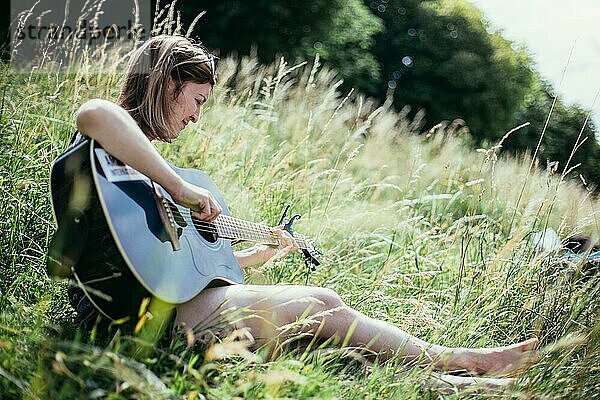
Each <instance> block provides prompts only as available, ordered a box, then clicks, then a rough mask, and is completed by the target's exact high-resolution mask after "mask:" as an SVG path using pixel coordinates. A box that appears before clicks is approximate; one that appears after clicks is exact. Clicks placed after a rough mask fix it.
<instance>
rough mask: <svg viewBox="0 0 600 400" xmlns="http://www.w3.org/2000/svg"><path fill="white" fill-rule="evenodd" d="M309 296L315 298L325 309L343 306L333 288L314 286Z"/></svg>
mask: <svg viewBox="0 0 600 400" xmlns="http://www.w3.org/2000/svg"><path fill="white" fill-rule="evenodd" d="M311 297H313V298H314V299H316V300H317V302H318V303H319V305H320V306H321V307H323V309H325V310H331V309H333V308H339V307H344V306H345V304H344V302H343V301H342V299H341V298H340V296H339V295H338V294H337V292H336V291H335V290H333V289H329V288H324V287H315V288H313V290H312V293H311Z"/></svg>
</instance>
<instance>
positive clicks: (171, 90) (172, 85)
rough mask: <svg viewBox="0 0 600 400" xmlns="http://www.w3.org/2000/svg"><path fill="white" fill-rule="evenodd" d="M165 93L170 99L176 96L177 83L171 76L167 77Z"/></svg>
mask: <svg viewBox="0 0 600 400" xmlns="http://www.w3.org/2000/svg"><path fill="white" fill-rule="evenodd" d="M167 93H168V95H169V97H170V98H172V99H175V98H176V97H177V83H176V82H175V80H174V79H173V78H171V77H169V78H168V81H167Z"/></svg>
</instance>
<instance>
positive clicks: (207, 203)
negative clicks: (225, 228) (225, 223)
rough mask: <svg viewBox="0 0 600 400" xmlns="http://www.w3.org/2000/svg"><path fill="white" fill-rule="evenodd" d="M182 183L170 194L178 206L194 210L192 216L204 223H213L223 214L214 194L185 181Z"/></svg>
mask: <svg viewBox="0 0 600 400" xmlns="http://www.w3.org/2000/svg"><path fill="white" fill-rule="evenodd" d="M181 182H182V183H181V184H179V185H177V188H176V189H175V190H173V192H171V193H170V194H171V197H173V200H174V201H175V202H176V203H177V204H179V205H182V206H184V207H187V208H189V209H190V210H192V211H193V212H192V215H193V216H194V217H196V218H198V219H201V220H202V221H207V222H212V221H214V220H215V218H217V217H218V216H219V214H221V211H223V210H222V209H221V206H219V204H218V203H217V201H216V200H215V198H214V197H213V195H212V193H210V192H209V191H208V190H206V189H204V188H201V187H199V186H196V185H193V184H191V183H189V182H186V181H184V180H182V181H181Z"/></svg>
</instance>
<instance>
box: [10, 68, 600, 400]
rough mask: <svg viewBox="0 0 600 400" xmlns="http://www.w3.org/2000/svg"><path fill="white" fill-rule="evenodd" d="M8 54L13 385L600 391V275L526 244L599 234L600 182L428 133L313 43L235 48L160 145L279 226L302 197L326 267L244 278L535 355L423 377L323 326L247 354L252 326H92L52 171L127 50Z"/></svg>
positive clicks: (515, 394)
mask: <svg viewBox="0 0 600 400" xmlns="http://www.w3.org/2000/svg"><path fill="white" fill-rule="evenodd" d="M1 68H2V75H1V78H0V79H1V80H0V92H1V94H2V102H1V111H0V112H1V115H0V129H1V134H0V150H1V151H0V194H1V196H2V207H0V224H1V227H0V230H1V232H2V236H1V238H0V245H1V261H0V262H1V265H0V267H1V269H0V279H1V281H0V393H1V395H0V397H2V398H6V399H12V398H26V399H72V398H109V399H125V398H140V399H146V398H152V399H154V398H184V399H204V398H206V399H227V398H258V399H262V398H265V399H275V398H319V399H321V398H323V399H329V398H338V399H342V398H347V399H355V398H368V399H385V398H389V399H413V398H414V399H438V398H440V397H443V396H448V398H518V399H530V398H540V399H550V398H569V399H575V398H578V399H592V398H599V397H600V321H599V319H598V304H599V303H598V300H597V298H598V291H599V290H600V284H599V283H600V278H599V276H598V275H597V274H594V272H593V271H591V272H590V271H588V270H586V268H585V266H584V265H583V264H582V263H576V262H567V261H565V260H561V259H560V258H561V255H562V251H556V252H551V253H536V252H535V250H534V248H533V247H532V246H531V244H530V243H529V242H530V237H531V235H532V233H533V232H536V231H540V230H544V229H546V228H550V227H551V228H553V229H555V230H556V231H557V232H558V233H559V235H560V237H561V238H565V237H568V236H570V235H574V234H578V235H588V236H592V237H597V235H598V233H599V232H600V224H599V222H598V219H599V215H598V210H599V209H600V203H599V202H598V200H597V198H596V196H595V195H594V188H592V187H589V186H587V185H585V184H584V183H583V182H581V181H573V180H568V179H565V178H564V176H562V175H561V173H560V171H559V172H557V171H554V170H546V169H545V166H546V160H539V161H538V160H532V159H531V158H530V157H529V156H521V157H516V158H514V157H511V158H509V157H505V156H504V155H502V154H501V143H489V144H488V145H487V147H486V148H481V149H474V148H473V147H472V146H471V144H470V142H469V136H468V135H467V134H466V132H465V128H464V127H462V126H461V125H459V124H457V123H453V122H441V123H440V124H439V125H437V126H436V127H435V128H434V129H432V130H431V131H429V132H422V131H421V128H420V126H421V124H420V121H419V120H418V119H412V120H411V119H407V113H404V112H402V111H401V112H397V111H394V109H393V108H392V107H391V106H390V104H383V105H377V104H375V103H374V102H373V101H370V100H369V99H368V98H365V97H363V96H361V95H360V94H359V93H356V92H342V91H341V90H339V86H340V82H339V81H338V79H337V78H336V75H335V73H334V72H333V71H330V70H328V69H327V68H324V67H323V66H321V65H319V61H318V59H317V60H309V61H308V62H306V63H304V64H300V65H290V64H287V63H286V62H285V61H284V60H279V61H278V62H277V63H275V64H273V65H261V64H259V63H258V62H257V61H256V60H255V59H252V58H241V59H234V58H226V59H224V60H222V61H221V63H220V65H219V74H220V76H219V83H218V86H217V87H216V88H215V89H214V93H213V96H212V97H211V99H210V101H209V102H208V104H207V106H206V107H205V109H204V114H203V116H202V118H201V120H200V122H199V123H198V124H196V125H195V126H189V127H188V128H187V129H186V130H185V131H184V132H183V133H182V135H181V137H180V138H179V139H178V140H177V141H176V142H174V143H173V144H171V145H164V144H160V145H158V147H159V149H160V151H161V152H162V154H163V155H164V156H165V157H166V158H167V159H169V160H170V161H172V162H173V163H175V164H177V165H179V166H184V167H194V168H198V169H201V170H203V171H205V172H207V173H208V174H210V175H211V176H212V177H213V179H214V180H215V181H216V182H217V183H218V185H219V186H220V188H221V190H222V192H223V193H224V195H225V198H226V199H227V201H228V204H229V207H230V209H231V210H232V212H233V214H234V215H235V216H237V217H240V218H243V219H247V220H250V221H255V222H261V223H265V224H270V225H273V224H275V223H276V222H277V220H278V218H279V215H280V213H281V211H282V209H283V207H284V205H285V204H288V203H289V204H291V206H292V212H294V213H299V214H302V219H300V220H299V221H297V222H296V224H295V227H296V229H297V231H299V232H301V233H303V234H305V235H307V236H309V237H311V238H314V240H315V241H316V242H317V243H318V246H319V247H320V248H321V249H322V251H323V263H322V265H321V266H319V267H318V268H317V269H316V271H314V272H310V271H309V270H308V269H307V268H306V267H305V266H304V264H303V262H302V260H301V258H300V257H299V256H297V255H294V256H292V257H288V258H286V259H284V260H279V261H276V262H274V263H272V264H270V265H267V266H264V267H258V268H254V269H252V270H250V271H248V275H247V282H248V283H261V284H265V283H266V284H273V285H276V284H283V283H291V284H307V283H308V284H309V285H317V286H325V287H329V288H331V289H334V290H335V291H337V292H338V293H339V294H340V296H341V298H342V299H343V300H344V302H346V303H347V304H348V305H350V306H352V307H354V308H356V309H358V310H359V311H361V312H364V313H365V314H368V315H369V316H372V317H376V318H379V319H382V320H385V321H387V322H389V323H392V324H395V325H397V326H399V327H401V328H402V329H405V330H407V331H409V332H411V333H412V334H415V335H417V336H419V337H421V338H423V339H426V340H428V341H433V342H435V343H439V344H443V345H447V346H469V347H478V346H495V345H505V344H511V343H514V342H517V341H520V340H524V339H527V338H529V337H533V336H535V337H538V338H539V339H540V341H541V349H540V355H541V360H540V362H539V363H537V364H536V365H534V366H533V367H531V368H530V369H528V370H527V371H525V372H524V373H523V374H522V375H519V376H517V377H516V381H515V384H514V385H513V386H512V387H510V388H508V389H507V390H505V391H502V392H498V391H486V390H481V389H480V390H468V391H463V392H458V393H454V394H442V393H441V392H439V391H437V390H436V389H431V388H429V387H428V384H427V379H428V377H430V371H428V370H424V369H419V368H413V369H410V370H406V369H405V368H403V366H402V365H398V364H394V363H388V364H377V363H375V364H373V365H371V364H367V363H365V362H364V360H363V359H362V358H361V357H360V356H359V355H356V353H355V352H350V351H349V350H348V349H338V348H337V347H334V346H331V345H330V344H328V343H323V344H318V345H317V344H315V345H313V346H309V347H308V348H300V347H297V346H295V343H293V342H290V343H285V344H284V346H283V351H282V352H280V353H279V354H276V355H274V354H273V353H272V352H269V351H267V350H263V351H258V352H256V353H248V352H247V351H246V347H245V343H244V341H243V340H241V341H240V340H237V341H235V340H225V341H223V342H218V341H214V342H212V343H209V344H208V345H196V346H193V347H189V346H187V343H186V341H185V340H184V339H180V338H175V339H169V338H165V339H163V340H161V341H159V342H157V343H145V342H144V340H143V339H141V338H139V337H136V336H131V335H129V334H127V333H125V332H123V331H120V330H118V329H117V330H115V331H113V333H112V334H111V335H110V336H109V337H99V336H98V335H96V332H94V331H92V332H91V333H89V332H81V331H80V330H78V329H77V325H76V324H75V322H74V316H73V310H72V309H71V308H70V306H69V304H68V301H67V298H66V287H67V284H66V282H65V281H59V280H53V279H51V278H50V277H48V275H47V273H46V269H45V255H46V252H47V247H48V242H49V240H50V238H51V235H52V233H53V232H54V230H55V221H54V217H53V214H52V207H51V203H50V192H49V190H50V188H49V174H50V168H51V165H52V161H53V160H54V159H55V158H56V157H57V156H58V155H59V154H61V153H62V152H63V151H64V150H65V149H66V148H67V146H68V142H69V139H70V136H71V135H72V133H73V132H74V130H75V123H74V113H75V111H76V110H77V108H78V107H79V105H81V104H82V103H83V102H84V101H85V100H87V99H90V98H94V97H101V98H107V99H112V100H115V99H116V97H117V95H118V88H119V84H120V79H121V73H122V71H123V69H124V66H123V61H122V57H118V56H117V57H110V56H103V57H102V58H100V59H94V61H93V62H92V61H90V59H87V60H86V59H83V60H82V61H81V62H80V63H78V64H73V66H71V67H70V68H69V69H66V70H61V71H57V70H52V69H51V70H45V72H42V71H41V70H33V71H29V72H28V73H25V72H23V71H21V72H19V73H18V72H16V71H14V70H11V69H9V68H8V66H6V65H3V66H2V67H1ZM548 111H550V110H548ZM582 123H583V121H582ZM518 134H519V130H516V131H515V132H512V133H511V135H518ZM540 134H541V132H540ZM571 151H574V150H573V149H565V152H571ZM562 167H564V166H561V168H562ZM569 167H574V168H576V165H572V166H567V169H568V168H569Z"/></svg>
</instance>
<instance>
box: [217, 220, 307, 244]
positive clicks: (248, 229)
mask: <svg viewBox="0 0 600 400" xmlns="http://www.w3.org/2000/svg"><path fill="white" fill-rule="evenodd" d="M213 225H214V226H215V228H216V231H217V232H216V233H217V235H218V236H219V237H221V238H224V239H232V240H244V241H249V242H256V243H260V244H266V245H268V246H279V236H277V235H276V234H274V233H273V231H272V230H271V228H269V227H268V226H266V225H262V224H257V223H254V222H249V221H245V220H242V219H238V218H235V217H231V216H228V215H219V216H218V217H217V219H215V220H214V221H213ZM294 239H296V243H298V247H300V248H301V249H306V248H307V242H306V238H305V236H303V235H300V234H297V233H294Z"/></svg>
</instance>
